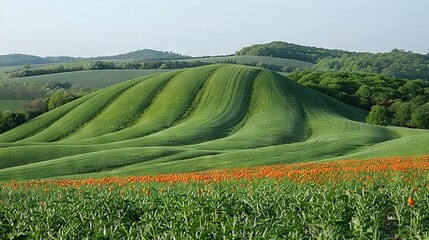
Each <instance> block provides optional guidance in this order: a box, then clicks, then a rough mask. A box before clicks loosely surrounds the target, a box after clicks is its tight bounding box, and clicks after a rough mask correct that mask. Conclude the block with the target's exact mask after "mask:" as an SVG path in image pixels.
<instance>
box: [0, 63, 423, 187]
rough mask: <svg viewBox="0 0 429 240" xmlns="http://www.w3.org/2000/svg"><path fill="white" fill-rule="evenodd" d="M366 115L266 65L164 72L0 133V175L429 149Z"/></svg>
mask: <svg viewBox="0 0 429 240" xmlns="http://www.w3.org/2000/svg"><path fill="white" fill-rule="evenodd" d="M97 72H98V71H97ZM366 115H367V112H365V111H363V110H360V109H357V108H354V107H351V106H348V105H346V104H343V103H341V102H339V101H337V100H335V99H333V98H330V97H328V96H326V95H323V94H321V93H319V92H316V91H313V90H311V89H309V88H307V87H305V86H302V85H300V84H298V83H296V82H295V81H292V80H289V79H287V78H286V77H284V76H281V75H279V74H276V73H274V72H272V71H269V70H264V69H260V68H254V67H247V66H240V65H231V64H226V65H219V64H215V65H208V66H203V67H198V68H192V69H185V70H177V71H170V72H167V73H162V74H159V75H151V76H144V77H140V78H136V79H133V80H130V81H125V82H122V83H120V84H117V85H114V86H111V87H107V88H105V89H102V90H99V91H97V92H94V93H92V94H89V95H87V96H85V97H82V98H80V99H77V100H76V101H73V102H70V103H68V104H65V105H63V106H61V107H59V108H57V109H55V110H53V111H50V112H48V113H46V114H43V115H41V116H39V117H37V118H35V119H33V120H31V121H29V122H28V123H26V124H23V125H21V126H19V127H17V128H15V129H13V130H11V131H8V132H6V133H3V134H1V135H0V180H12V179H35V178H52V177H63V178H69V177H71V178H78V177H89V176H91V177H105V176H128V175H141V174H158V173H171V172H189V171H201V170H208V169H223V168H226V167H245V166H259V165H272V164H286V163H296V162H308V161H322V160H332V159H346V158H357V159H363V158H372V157H388V156H398V155H407V156H408V155H422V154H429V149H428V148H427V143H428V142H429V131H427V130H413V129H405V128H398V127H381V126H375V125H370V124H366V123H364V121H365V117H366Z"/></svg>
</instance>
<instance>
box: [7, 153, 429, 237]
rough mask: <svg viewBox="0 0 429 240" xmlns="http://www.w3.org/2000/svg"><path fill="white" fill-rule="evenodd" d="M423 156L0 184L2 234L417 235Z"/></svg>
mask: <svg viewBox="0 0 429 240" xmlns="http://www.w3.org/2000/svg"><path fill="white" fill-rule="evenodd" d="M428 169H429V155H428V156H417V157H415V156H414V157H390V158H377V159H368V160H341V161H330V162H315V163H300V164H289V165H274V166H261V167H248V168H235V169H223V170H211V171H204V172H194V173H176V174H161V175H146V176H129V177H108V178H103V179H59V180H40V179H39V180H32V181H12V182H3V183H0V236H2V238H3V239H26V238H29V239H58V238H60V239H261V238H266V239H425V238H429V179H428V178H429V174H428Z"/></svg>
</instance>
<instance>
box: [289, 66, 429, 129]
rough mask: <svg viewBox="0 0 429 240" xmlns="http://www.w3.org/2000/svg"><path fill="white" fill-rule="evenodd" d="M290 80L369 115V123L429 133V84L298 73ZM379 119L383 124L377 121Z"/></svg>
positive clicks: (354, 75)
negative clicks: (409, 128) (390, 124)
mask: <svg viewBox="0 0 429 240" xmlns="http://www.w3.org/2000/svg"><path fill="white" fill-rule="evenodd" d="M288 77H289V78H290V79H293V80H295V81H298V82H299V83H301V84H303V85H306V86H308V87H311V88H313V89H315V90H317V91H320V92H322V93H325V94H327V95H329V96H331V97H334V98H336V99H338V100H340V101H342V102H345V103H347V104H349V105H352V106H355V107H359V108H362V109H365V110H369V111H370V115H369V118H368V119H367V120H368V122H370V123H375V124H380V125H385V124H386V123H387V119H391V120H392V121H391V123H393V124H395V125H398V126H403V127H413V128H425V129H429V82H427V81H424V80H421V79H417V80H404V79H398V78H393V77H387V76H384V75H380V74H378V75H375V74H364V73H353V72H318V71H314V70H298V71H295V72H293V73H292V74H290V75H289V76H288ZM377 118H380V119H381V120H377Z"/></svg>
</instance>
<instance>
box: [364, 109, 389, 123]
mask: <svg viewBox="0 0 429 240" xmlns="http://www.w3.org/2000/svg"><path fill="white" fill-rule="evenodd" d="M366 122H367V123H370V124H375V125H381V126H386V124H387V110H386V108H385V107H383V106H379V105H374V106H372V107H371V111H369V114H368V116H367V117H366Z"/></svg>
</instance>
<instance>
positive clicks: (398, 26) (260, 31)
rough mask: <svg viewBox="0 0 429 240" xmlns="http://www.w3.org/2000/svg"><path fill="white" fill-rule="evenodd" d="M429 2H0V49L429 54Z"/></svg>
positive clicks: (81, 52)
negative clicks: (265, 48) (282, 47)
mask: <svg viewBox="0 0 429 240" xmlns="http://www.w3.org/2000/svg"><path fill="white" fill-rule="evenodd" d="M428 13H429V0H293V1H292V0H265V1H262V0H259V1H256V0H235V1H234V0H216V1H215V0H153V1H146V0H140V1H139V0H121V1H119V0H116V1H113V0H71V1H66V0H37V1H36V0H0V54H9V53H26V54H34V55H40V56H48V55H55V56H57V55H69V56H84V57H88V56H99V55H113V54H118V53H124V52H129V51H134V50H137V49H144V48H150V49H156V50H163V51H173V52H178V53H182V54H187V55H192V56H202V55H218V54H230V53H234V52H235V51H236V50H239V49H240V48H242V47H244V46H247V45H251V44H255V43H266V42H270V41H274V40H281V41H286V42H292V43H297V44H302V45H309V46H317V47H326V48H335V49H344V50H353V51H368V52H385V51H390V50H391V49H393V48H400V49H404V50H411V51H415V52H420V53H428V52H429V14H428Z"/></svg>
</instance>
